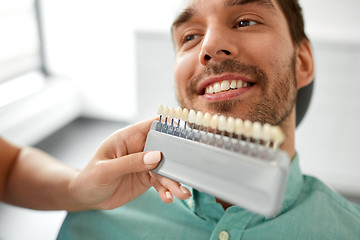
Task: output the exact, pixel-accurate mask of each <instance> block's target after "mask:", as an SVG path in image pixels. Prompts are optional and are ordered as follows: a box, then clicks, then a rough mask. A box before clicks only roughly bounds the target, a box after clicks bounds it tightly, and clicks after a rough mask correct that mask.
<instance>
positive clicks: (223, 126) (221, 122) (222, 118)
mask: <svg viewBox="0 0 360 240" xmlns="http://www.w3.org/2000/svg"><path fill="white" fill-rule="evenodd" d="M218 128H219V130H220V131H225V130H226V117H225V116H223V115H221V116H220V117H219V126H218Z"/></svg>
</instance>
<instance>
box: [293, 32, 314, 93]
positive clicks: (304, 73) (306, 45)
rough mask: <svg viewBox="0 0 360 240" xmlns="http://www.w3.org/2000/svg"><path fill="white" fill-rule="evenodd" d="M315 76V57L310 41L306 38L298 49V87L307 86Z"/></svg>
mask: <svg viewBox="0 0 360 240" xmlns="http://www.w3.org/2000/svg"><path fill="white" fill-rule="evenodd" d="M313 78H314V59H313V55H312V51H311V46H310V42H309V40H307V39H304V40H302V41H301V42H300V44H299V45H298V46H297V49H296V79H297V89H298V90H299V89H300V88H302V87H305V86H307V85H308V84H310V83H311V82H312V81H313Z"/></svg>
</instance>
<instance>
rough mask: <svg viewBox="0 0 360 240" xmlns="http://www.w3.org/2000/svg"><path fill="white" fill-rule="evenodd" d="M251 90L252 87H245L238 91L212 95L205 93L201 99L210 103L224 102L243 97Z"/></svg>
mask: <svg viewBox="0 0 360 240" xmlns="http://www.w3.org/2000/svg"><path fill="white" fill-rule="evenodd" d="M251 88H252V87H245V88H239V89H234V90H230V91H226V92H218V93H213V94H210V93H205V94H204V95H202V97H203V98H204V99H205V100H206V101H210V102H219V101H226V100H231V99H234V98H238V97H239V96H243V95H244V94H245V93H247V92H248V91H250V89H251Z"/></svg>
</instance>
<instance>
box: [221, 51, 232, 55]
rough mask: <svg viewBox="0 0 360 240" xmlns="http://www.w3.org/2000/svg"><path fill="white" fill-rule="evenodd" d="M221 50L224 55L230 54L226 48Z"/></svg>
mask: <svg viewBox="0 0 360 240" xmlns="http://www.w3.org/2000/svg"><path fill="white" fill-rule="evenodd" d="M221 51H223V52H224V53H225V54H226V55H230V54H231V53H230V52H229V51H228V50H221Z"/></svg>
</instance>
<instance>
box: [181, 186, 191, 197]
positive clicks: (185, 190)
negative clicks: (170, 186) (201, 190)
mask: <svg viewBox="0 0 360 240" xmlns="http://www.w3.org/2000/svg"><path fill="white" fill-rule="evenodd" d="M180 190H181V191H182V192H183V193H184V194H186V195H190V196H191V192H190V191H189V190H188V189H187V188H186V187H184V186H180Z"/></svg>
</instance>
